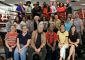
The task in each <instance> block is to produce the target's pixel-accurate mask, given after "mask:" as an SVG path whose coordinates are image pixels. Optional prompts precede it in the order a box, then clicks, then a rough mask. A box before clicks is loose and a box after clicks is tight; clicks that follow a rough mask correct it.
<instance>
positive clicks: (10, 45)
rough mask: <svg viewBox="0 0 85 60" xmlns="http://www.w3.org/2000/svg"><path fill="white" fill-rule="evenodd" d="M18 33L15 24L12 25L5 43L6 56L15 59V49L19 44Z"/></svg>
mask: <svg viewBox="0 0 85 60" xmlns="http://www.w3.org/2000/svg"><path fill="white" fill-rule="evenodd" d="M17 35H18V33H17V32H16V27H15V25H12V26H11V31H10V32H8V33H7V34H6V37H5V44H6V57H7V58H9V59H10V60H13V55H14V50H15V47H16V44H17Z"/></svg>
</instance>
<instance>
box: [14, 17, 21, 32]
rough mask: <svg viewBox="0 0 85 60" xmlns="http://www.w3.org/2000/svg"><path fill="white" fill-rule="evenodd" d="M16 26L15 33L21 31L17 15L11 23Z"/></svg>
mask: <svg viewBox="0 0 85 60" xmlns="http://www.w3.org/2000/svg"><path fill="white" fill-rule="evenodd" d="M13 24H14V25H15V26H16V30H17V33H21V27H20V22H19V17H18V16H16V18H15V21H14V23H13Z"/></svg>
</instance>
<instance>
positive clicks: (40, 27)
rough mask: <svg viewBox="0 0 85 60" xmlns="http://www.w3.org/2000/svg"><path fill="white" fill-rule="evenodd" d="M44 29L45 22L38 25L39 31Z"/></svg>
mask: <svg viewBox="0 0 85 60" xmlns="http://www.w3.org/2000/svg"><path fill="white" fill-rule="evenodd" d="M43 29H44V25H43V24H39V25H38V32H40V33H41V32H43Z"/></svg>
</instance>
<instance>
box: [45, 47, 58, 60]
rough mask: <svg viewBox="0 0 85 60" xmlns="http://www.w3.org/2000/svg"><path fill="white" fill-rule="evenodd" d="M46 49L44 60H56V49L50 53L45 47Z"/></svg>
mask: <svg viewBox="0 0 85 60" xmlns="http://www.w3.org/2000/svg"><path fill="white" fill-rule="evenodd" d="M46 49H47V55H46V60H58V49H57V48H55V51H52V49H51V48H50V47H49V46H48V45H46Z"/></svg>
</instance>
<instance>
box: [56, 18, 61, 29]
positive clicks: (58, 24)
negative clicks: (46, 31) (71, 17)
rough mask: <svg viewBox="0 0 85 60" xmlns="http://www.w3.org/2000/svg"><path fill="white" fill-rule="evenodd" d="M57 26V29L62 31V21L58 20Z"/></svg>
mask: <svg viewBox="0 0 85 60" xmlns="http://www.w3.org/2000/svg"><path fill="white" fill-rule="evenodd" d="M55 25H56V28H57V29H58V30H60V25H61V21H60V20H59V19H58V20H56V22H55Z"/></svg>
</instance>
